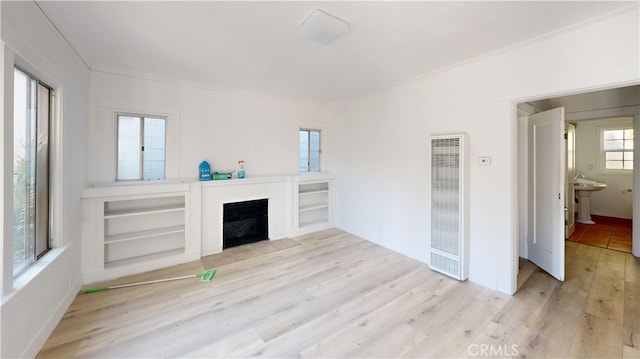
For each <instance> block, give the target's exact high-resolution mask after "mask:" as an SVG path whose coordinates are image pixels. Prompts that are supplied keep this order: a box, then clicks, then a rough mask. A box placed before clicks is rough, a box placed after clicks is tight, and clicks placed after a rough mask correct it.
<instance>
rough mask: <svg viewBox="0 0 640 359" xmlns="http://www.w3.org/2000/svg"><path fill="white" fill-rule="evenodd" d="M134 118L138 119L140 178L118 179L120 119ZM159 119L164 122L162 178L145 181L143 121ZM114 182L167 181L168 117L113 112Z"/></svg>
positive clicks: (146, 180)
mask: <svg viewBox="0 0 640 359" xmlns="http://www.w3.org/2000/svg"><path fill="white" fill-rule="evenodd" d="M121 116H122V117H134V118H139V119H140V146H141V149H140V151H139V162H140V166H139V174H140V176H139V177H138V178H137V179H120V178H119V170H118V168H119V163H120V151H119V141H120V117H121ZM147 118H149V119H160V120H163V121H164V147H163V163H164V169H163V174H164V177H163V178H159V179H145V178H144V174H145V167H144V166H145V164H144V159H145V147H146V145H145V119H147ZM115 122H116V124H115V152H116V153H115V181H116V182H120V183H125V182H159V181H165V180H166V179H167V129H168V123H169V116H167V115H153V114H142V113H133V112H115Z"/></svg>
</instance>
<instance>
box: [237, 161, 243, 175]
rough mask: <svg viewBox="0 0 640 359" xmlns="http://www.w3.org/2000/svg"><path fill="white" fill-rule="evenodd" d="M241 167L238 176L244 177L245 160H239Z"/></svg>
mask: <svg viewBox="0 0 640 359" xmlns="http://www.w3.org/2000/svg"><path fill="white" fill-rule="evenodd" d="M238 164H239V165H240V169H238V178H244V161H242V160H241V161H238Z"/></svg>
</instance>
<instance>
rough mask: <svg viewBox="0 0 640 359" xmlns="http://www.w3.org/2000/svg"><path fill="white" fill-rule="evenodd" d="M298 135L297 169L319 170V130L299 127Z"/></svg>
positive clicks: (302, 170) (306, 170) (303, 170)
mask: <svg viewBox="0 0 640 359" xmlns="http://www.w3.org/2000/svg"><path fill="white" fill-rule="evenodd" d="M299 137H300V142H299V143H300V147H299V153H300V156H299V160H298V168H299V171H300V172H320V130H313V129H308V128H301V129H300V134H299Z"/></svg>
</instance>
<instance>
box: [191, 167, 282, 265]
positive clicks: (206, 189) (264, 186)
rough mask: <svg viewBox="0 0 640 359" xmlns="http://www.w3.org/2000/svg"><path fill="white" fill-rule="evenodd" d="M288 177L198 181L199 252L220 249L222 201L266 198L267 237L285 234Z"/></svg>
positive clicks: (217, 251) (230, 201) (203, 253)
mask: <svg viewBox="0 0 640 359" xmlns="http://www.w3.org/2000/svg"><path fill="white" fill-rule="evenodd" d="M290 188H291V180H290V177H286V176H283V177H264V178H246V179H240V180H230V181H207V182H202V211H201V220H202V255H203V256H207V255H211V254H215V253H219V252H222V221H223V207H224V204H226V203H234V202H244V201H251V200H256V199H263V198H267V199H269V209H268V211H269V239H270V240H275V239H281V238H285V237H287V235H288V228H289V227H290V225H291V223H290V220H289V218H290V217H291V216H289V215H288V214H289V203H290V201H291V190H290Z"/></svg>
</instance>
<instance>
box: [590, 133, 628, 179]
mask: <svg viewBox="0 0 640 359" xmlns="http://www.w3.org/2000/svg"><path fill="white" fill-rule="evenodd" d="M629 129H630V130H633V123H629V124H619V125H610V126H600V127H598V142H599V143H600V147H599V148H598V161H599V168H600V173H602V174H610V175H630V174H632V173H633V169H610V168H606V159H605V153H606V152H605V150H604V136H603V135H604V131H611V130H629ZM633 136H634V138H635V136H636V133H635V131H634V134H633ZM634 144H635V141H634ZM608 152H618V151H608ZM619 152H623V151H619ZM627 152H629V151H627ZM631 152H634V150H633V149H632V150H631ZM634 153H635V152H634Z"/></svg>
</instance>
